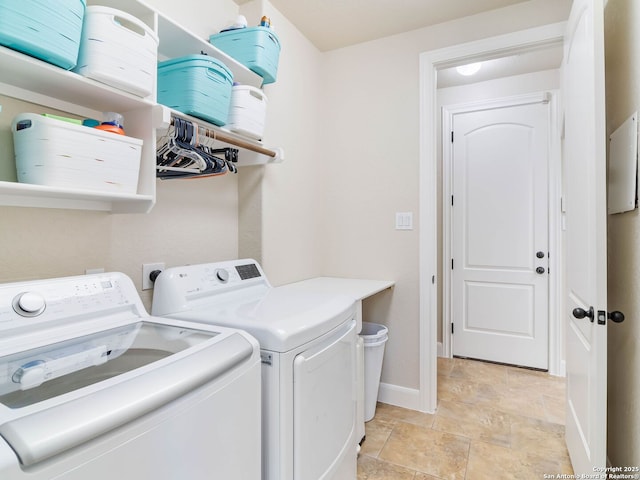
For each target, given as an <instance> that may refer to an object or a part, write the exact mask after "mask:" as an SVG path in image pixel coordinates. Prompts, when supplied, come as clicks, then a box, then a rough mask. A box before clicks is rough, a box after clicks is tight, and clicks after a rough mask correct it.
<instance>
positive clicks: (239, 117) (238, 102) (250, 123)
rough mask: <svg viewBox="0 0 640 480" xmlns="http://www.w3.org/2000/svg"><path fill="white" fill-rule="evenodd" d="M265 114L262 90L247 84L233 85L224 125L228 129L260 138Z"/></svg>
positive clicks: (264, 99)
mask: <svg viewBox="0 0 640 480" xmlns="http://www.w3.org/2000/svg"><path fill="white" fill-rule="evenodd" d="M266 116H267V97H266V96H265V94H264V92H263V91H262V90H260V89H259V88H256V87H251V86H249V85H235V86H234V87H233V89H232V91H231V107H230V109H229V119H228V120H227V125H226V127H227V128H228V129H229V130H231V131H232V132H237V133H241V134H243V135H246V136H248V137H251V138H255V139H258V140H261V139H262V135H263V133H264V122H265V118H266Z"/></svg>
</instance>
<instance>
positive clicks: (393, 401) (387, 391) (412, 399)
mask: <svg viewBox="0 0 640 480" xmlns="http://www.w3.org/2000/svg"><path fill="white" fill-rule="evenodd" d="M378 401H379V402H382V403H386V404H389V405H395V406H397V407H403V408H409V409H411V410H420V391H419V390H416V389H415V388H407V387H400V386H398V385H392V384H390V383H381V384H380V389H379V390H378Z"/></svg>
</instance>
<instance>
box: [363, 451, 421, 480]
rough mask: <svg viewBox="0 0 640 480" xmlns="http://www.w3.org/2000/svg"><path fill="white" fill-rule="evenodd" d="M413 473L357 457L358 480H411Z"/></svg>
mask: <svg viewBox="0 0 640 480" xmlns="http://www.w3.org/2000/svg"><path fill="white" fill-rule="evenodd" d="M414 476H415V471H413V470H410V469H408V468H404V467H401V466H399V465H394V464H392V463H388V462H381V461H380V460H377V459H375V458H373V457H369V456H367V455H361V456H360V457H358V480H413V479H414Z"/></svg>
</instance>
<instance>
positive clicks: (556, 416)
mask: <svg viewBox="0 0 640 480" xmlns="http://www.w3.org/2000/svg"><path fill="white" fill-rule="evenodd" d="M542 405H543V406H544V413H545V415H546V417H547V420H548V421H550V422H553V423H558V424H560V425H564V424H565V418H566V400H565V396H564V395H561V396H555V395H554V396H552V395H542Z"/></svg>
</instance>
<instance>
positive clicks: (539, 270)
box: [536, 267, 544, 275]
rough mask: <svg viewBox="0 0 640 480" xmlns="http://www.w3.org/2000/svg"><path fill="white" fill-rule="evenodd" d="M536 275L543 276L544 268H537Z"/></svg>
mask: <svg viewBox="0 0 640 480" xmlns="http://www.w3.org/2000/svg"><path fill="white" fill-rule="evenodd" d="M536 273H537V274H540V275H542V274H543V273H544V267H538V268H536Z"/></svg>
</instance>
